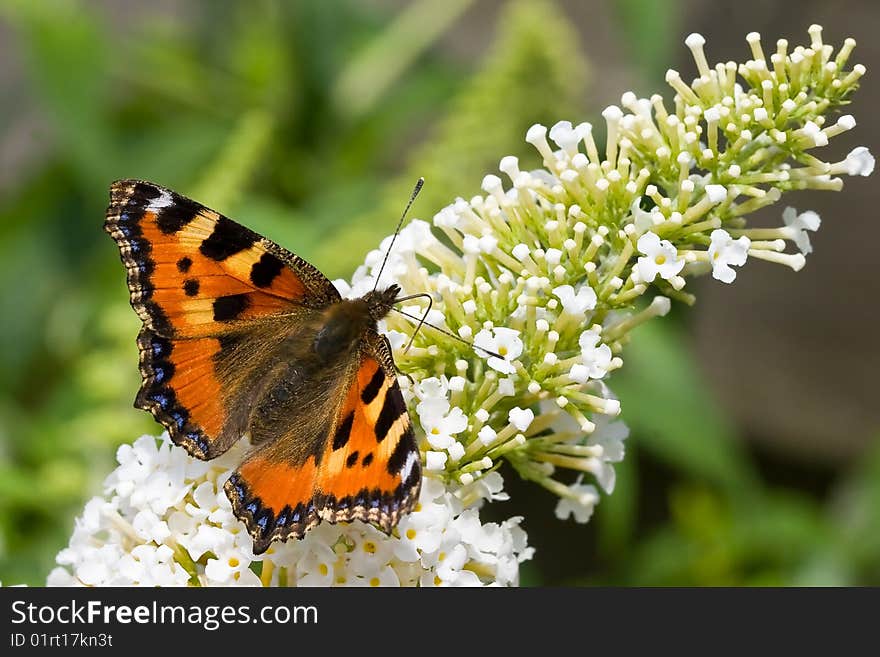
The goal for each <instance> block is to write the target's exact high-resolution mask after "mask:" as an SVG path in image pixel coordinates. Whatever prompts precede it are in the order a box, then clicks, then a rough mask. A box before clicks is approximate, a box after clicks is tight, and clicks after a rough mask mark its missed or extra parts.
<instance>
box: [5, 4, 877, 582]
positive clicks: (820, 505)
mask: <svg viewBox="0 0 880 657" xmlns="http://www.w3.org/2000/svg"><path fill="white" fill-rule="evenodd" d="M440 4H441V3H432V2H429V1H428V0H419V1H417V2H413V3H410V4H409V5H407V6H406V7H405V8H403V9H402V10H399V13H397V14H396V15H394V14H393V13H389V11H388V10H387V9H382V8H381V6H378V5H374V4H371V3H360V2H356V1H355V0H333V1H328V2H324V3H312V2H306V1H302V2H271V1H268V0H264V1H260V2H253V3H238V2H232V1H231V0H230V1H227V2H207V1H205V2H199V3H196V2H189V3H180V4H173V3H172V4H171V5H170V7H171V8H172V9H173V11H176V12H179V13H173V12H172V13H168V10H166V12H165V13H161V12H159V13H156V12H154V11H153V10H152V9H151V5H148V4H146V3H143V4H138V3H132V4H127V5H125V6H126V7H128V8H129V9H130V10H131V11H132V12H134V11H137V14H136V15H135V16H123V15H121V14H119V15H117V14H113V13H101V12H100V11H99V10H98V5H95V4H92V3H87V2H78V1H75V0H50V1H46V2H39V3H36V2H28V1H27V0H8V1H6V2H2V3H0V20H2V21H4V22H5V23H6V25H7V27H8V28H9V31H10V32H11V34H13V35H14V48H15V51H16V53H17V54H18V55H19V59H20V63H21V64H22V65H23V66H24V72H23V73H24V76H25V78H26V80H27V83H28V88H27V92H28V94H29V95H30V96H32V97H33V98H34V99H35V101H36V104H37V111H36V114H37V119H38V121H39V123H40V125H42V126H44V128H42V131H43V134H42V142H43V143H41V144H40V149H39V151H40V154H39V155H38V156H35V157H33V158H30V159H29V160H28V162H29V166H28V167H27V168H26V169H25V170H22V171H16V172H10V173H8V174H7V175H5V178H6V179H7V180H6V182H8V181H14V185H11V186H10V188H9V190H8V192H7V193H6V194H5V195H4V197H3V198H2V199H0V280H2V281H3V289H4V293H3V295H0V317H2V323H0V390H2V395H0V580H2V581H3V582H4V583H7V584H9V583H28V584H41V583H43V582H44V580H45V576H46V574H47V573H48V572H49V570H50V568H51V566H52V563H53V559H54V556H55V554H56V552H57V551H58V550H59V549H60V548H61V547H63V546H64V545H65V544H66V542H67V539H68V537H69V535H70V531H71V527H72V524H73V519H74V517H75V516H76V514H77V513H78V512H79V511H80V510H81V508H82V504H83V502H84V501H85V500H86V499H87V498H88V496H90V495H92V494H94V493H96V492H98V491H99V490H100V486H101V480H102V479H103V477H104V476H106V474H107V473H108V472H109V471H110V469H111V468H112V464H113V456H114V451H115V449H116V447H117V446H118V445H120V444H122V443H126V442H131V441H132V440H133V438H135V437H136V436H137V435H140V434H141V433H145V432H152V433H157V432H158V431H159V428H158V426H157V425H155V424H154V423H153V422H152V420H151V419H150V418H149V417H148V416H147V415H146V414H145V413H143V412H140V411H136V410H135V409H133V408H132V407H131V402H132V399H133V397H134V393H135V391H136V389H137V387H138V384H139V375H138V372H137V366H136V363H137V351H136V348H135V342H134V338H135V335H136V333H137V329H138V320H137V318H136V316H135V314H134V313H133V312H132V311H131V309H130V308H129V307H128V305H127V291H126V289H125V282H124V275H123V271H122V268H121V266H120V264H119V261H118V254H117V251H116V247H115V246H114V245H113V244H112V242H111V241H110V240H109V239H107V238H106V236H105V235H104V234H103V232H102V230H101V223H102V220H103V212H104V208H105V205H106V202H107V190H108V186H109V183H110V182H111V181H112V180H114V179H117V178H123V177H140V178H145V179H149V180H154V181H156V182H159V183H161V184H164V185H167V186H170V187H173V188H175V189H177V190H179V191H181V192H182V193H185V194H187V195H190V196H193V197H195V198H197V199H199V200H200V201H202V202H204V203H206V204H208V205H210V206H212V207H216V208H218V209H219V210H221V211H222V212H224V213H225V214H228V215H230V216H232V217H235V218H238V219H239V220H241V221H243V222H244V223H246V224H247V225H249V226H250V227H252V228H253V229H255V230H257V231H260V232H262V233H264V234H266V235H267V236H269V237H271V238H273V239H274V240H276V241H278V242H279V243H281V244H283V245H285V246H287V247H289V248H291V249H292V250H294V251H296V252H297V253H299V254H300V255H302V256H303V257H305V258H306V259H308V260H310V261H312V262H314V263H315V264H316V265H317V266H319V267H320V268H321V269H322V270H323V271H325V272H326V273H327V274H328V276H330V277H331V278H334V277H348V276H350V274H351V272H352V270H353V268H354V267H355V266H357V264H359V263H360V262H361V261H362V259H363V256H364V255H365V254H366V252H367V250H369V249H370V248H372V247H373V246H374V245H376V244H378V242H379V241H380V240H381V238H382V237H384V236H385V235H387V234H388V233H389V232H390V230H391V229H392V228H393V225H394V222H395V219H396V217H397V215H398V213H399V211H400V209H401V207H402V205H403V203H404V202H405V200H406V198H407V195H408V193H409V190H410V189H411V185H412V184H413V182H414V181H415V179H416V178H417V177H418V176H420V175H421V176H425V178H426V179H427V185H426V188H425V191H424V193H423V194H422V196H420V198H419V201H418V203H417V206H416V212H415V214H416V215H417V216H421V217H424V218H430V216H432V215H433V213H434V212H436V211H437V210H439V209H440V208H441V207H442V206H443V205H445V204H446V203H448V202H449V201H451V200H452V199H454V198H455V197H456V196H469V195H471V194H474V193H477V192H478V191H479V184H480V181H481V179H482V175H483V174H484V173H485V172H487V171H491V170H493V169H494V168H495V167H496V165H497V162H498V160H499V159H500V157H501V156H503V155H506V154H515V155H519V156H521V157H522V158H524V160H523V161H524V162H525V163H530V164H531V165H533V166H537V165H538V162H537V158H536V157H535V156H534V155H533V154H532V153H531V152H530V150H529V148H527V147H526V146H525V144H524V142H523V135H524V133H525V131H526V129H527V128H528V126H529V125H531V124H532V123H533V122H536V121H539V122H542V123H545V124H548V125H549V124H552V123H553V122H555V121H556V120H557V119H561V118H570V119H577V120H581V119H584V118H587V119H589V118H590V117H595V116H596V115H597V114H598V110H599V109H601V108H596V107H591V106H589V104H588V103H587V101H586V98H587V96H586V94H585V89H586V86H587V82H588V80H589V75H588V73H589V71H588V66H587V62H586V59H585V57H584V55H583V54H582V53H581V52H580V50H579V46H578V43H577V36H576V32H575V30H574V29H573V27H572V26H571V25H570V24H569V22H568V19H567V17H566V16H565V14H564V13H562V12H560V10H559V8H558V7H556V6H555V5H554V4H553V3H552V2H551V1H550V0H540V1H529V0H511V1H509V2H507V3H505V4H504V5H503V7H502V8H501V10H500V14H499V18H498V21H497V25H496V26H495V27H494V28H493V29H492V30H490V31H488V32H487V34H488V35H492V38H491V43H489V44H488V50H487V52H486V54H485V56H483V57H482V58H481V59H479V60H478V61H475V62H463V61H460V60H459V59H456V58H454V57H452V56H450V54H449V49H447V48H441V47H438V40H439V39H441V38H443V37H445V36H447V35H449V34H450V31H452V30H455V25H456V21H457V20H468V18H467V16H468V14H467V13H466V12H467V10H468V9H469V8H470V5H472V4H473V2H472V1H471V0H456V1H455V2H450V3H443V4H444V6H443V7H440ZM668 4H669V3H668V2H659V3H658V2H650V3H638V5H639V7H647V9H643V11H641V12H639V11H635V10H634V9H635V5H636V3H633V2H630V1H626V2H620V3H619V7H618V8H619V11H618V12H617V15H618V18H619V20H620V26H619V31H620V38H625V39H627V40H629V41H632V42H633V43H636V44H639V45H638V47H637V48H636V49H635V57H636V59H637V61H636V62H635V63H636V64H641V65H642V67H643V69H644V71H643V72H644V74H645V76H646V77H647V76H648V75H649V74H651V75H656V74H657V66H658V65H659V66H661V67H662V66H663V64H662V62H663V61H665V60H668V59H669V57H670V53H669V47H670V34H671V29H669V25H668V24H662V21H664V20H668V18H665V17H668V16H669V15H670V12H669V11H668ZM661 5H662V7H661ZM664 7H665V8H666V10H664V11H661V9H663V8H664ZM462 16H464V18H461V17H462ZM646 16H648V17H650V16H655V17H658V18H656V20H655V19H646V18H645V17H646ZM658 21H661V23H658ZM220 27H222V29H218V28H220ZM487 38H488V37H487ZM658 62H661V63H660V64H658ZM621 91H623V89H621ZM7 114H8V112H7V110H6V109H4V108H3V107H2V106H0V119H2V118H5V117H6V115H7ZM636 335H637V338H636V340H635V341H634V342H633V344H632V345H631V346H630V348H629V352H628V354H627V363H626V367H625V368H623V370H622V371H621V373H620V374H619V375H617V376H616V377H615V379H614V380H613V381H612V385H613V387H614V389H615V390H616V391H617V393H618V394H619V395H620V397H621V399H622V402H623V408H624V412H625V418H626V420H627V422H628V423H629V424H630V426H631V427H632V429H633V434H632V436H631V438H630V443H629V450H630V455H629V456H628V458H627V460H626V461H625V462H624V463H623V464H621V466H620V469H619V480H618V487H617V490H616V492H615V494H614V495H613V496H611V497H608V498H606V499H604V500H603V502H602V504H601V505H600V506H599V511H598V512H597V517H596V518H595V519H594V521H593V522H592V523H591V524H590V525H588V526H587V528H584V527H580V526H574V525H565V524H563V523H560V522H559V521H557V520H555V518H553V515H552V504H553V503H554V500H552V499H550V498H549V497H547V496H546V495H542V494H541V493H540V492H538V491H535V490H534V488H535V487H530V486H528V485H527V484H526V485H519V484H516V483H514V482H512V481H511V487H512V490H513V493H514V500H513V502H510V503H507V504H504V505H500V504H499V505H493V506H497V508H494V509H487V512H488V513H499V514H502V515H511V514H513V513H525V515H526V521H525V528H526V529H527V530H528V531H529V532H530V534H531V542H532V543H533V544H535V545H536V546H538V548H539V553H538V556H537V559H536V561H535V562H534V563H532V564H529V565H528V567H527V568H526V569H524V575H523V577H524V582H525V583H531V584H541V583H544V584H559V583H568V584H572V583H577V584H587V583H604V584H640V585H652V584H684V585H687V584H765V583H767V584H824V583H828V584H845V583H860V584H870V583H873V584H877V583H880V451H878V452H877V453H876V454H873V455H870V457H869V458H866V459H865V460H864V462H863V463H862V464H861V465H860V466H859V468H858V469H857V470H855V471H853V472H842V473H838V474H836V476H835V477H834V482H833V483H834V485H833V486H831V487H830V489H829V490H830V492H828V491H819V492H817V491H806V490H797V489H785V488H782V487H780V486H776V487H773V486H770V485H768V483H767V482H766V477H765V476H763V475H762V473H761V472H760V471H759V468H758V467H757V465H756V463H755V458H754V456H753V455H751V454H749V453H748V452H747V451H746V449H745V448H744V447H743V444H742V443H741V442H740V441H739V439H738V437H737V428H736V427H735V426H733V425H732V424H731V422H730V421H729V420H728V419H727V418H725V417H724V416H723V415H722V413H721V411H720V410H719V408H718V405H717V404H716V403H714V402H713V400H712V399H711V398H709V397H708V393H707V391H706V388H705V386H704V385H703V384H702V382H701V379H700V374H699V370H698V368H697V367H696V364H695V363H694V362H693V360H692V357H691V355H690V352H689V351H688V348H687V341H686V336H685V332H684V330H683V325H682V324H681V323H680V322H675V321H669V322H666V323H662V322H655V325H654V326H646V327H644V328H642V329H640V330H639V331H638V333H637V334H636ZM646 468H647V469H649V470H651V471H657V470H658V469H659V471H660V472H661V474H662V477H661V479H662V481H661V486H660V487H659V489H658V490H656V491H655V490H653V489H651V490H649V489H647V488H646V486H648V485H649V484H650V483H651V482H650V481H648V482H646V478H645V469H646ZM507 474H508V479H509V480H512V478H513V477H514V475H513V474H512V473H507ZM653 479H654V480H656V476H653Z"/></svg>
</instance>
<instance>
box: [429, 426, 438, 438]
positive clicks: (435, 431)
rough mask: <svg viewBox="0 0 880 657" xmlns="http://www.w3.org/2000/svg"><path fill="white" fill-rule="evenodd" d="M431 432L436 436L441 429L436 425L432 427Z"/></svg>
mask: <svg viewBox="0 0 880 657" xmlns="http://www.w3.org/2000/svg"><path fill="white" fill-rule="evenodd" d="M431 433H432V434H434V435H435V436H436V435H437V434H438V433H440V429H438V428H437V427H434V428H433V429H431Z"/></svg>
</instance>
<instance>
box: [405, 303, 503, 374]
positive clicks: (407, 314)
mask: <svg viewBox="0 0 880 657" xmlns="http://www.w3.org/2000/svg"><path fill="white" fill-rule="evenodd" d="M417 296H422V295H421V294H414V295H413V297H417ZM404 298H407V299H408V298H412V297H404ZM398 301H402V299H398ZM391 310H393V311H394V312H396V313H400V314H401V315H403V316H404V317H409V318H410V319H414V320H415V321H417V322H418V323H419V327H421V326H422V325H423V324H424V325H425V326H430V327H431V328H432V329H434V330H435V331H440V332H441V333H442V334H443V335H448V336H449V337H450V338H452V339H454V340H458V341H459V342H461V343H463V344H466V345H467V346H468V347H470V348H471V349H474V350H476V349H479V350H480V351H482V352H485V353H487V354H489V355H490V356H493V357H495V358H500V359H501V360H504V356H502V355H501V354H496V353H495V352H494V351H491V350H489V349H485V348H484V347H480V346H479V345H475V344H474V343H473V342H468V341H467V340H465V339H464V338H462V337H460V336H458V335H456V334H455V333H451V332H449V331H447V330H446V329H442V328H440V327H439V326H435V325H434V324H431V323H430V322H426V321H425V318H424V317H416V316H415V315H410V314H409V313H406V312H403V311H402V310H398V309H397V308H392V309H391ZM429 310H430V308H429ZM425 316H427V313H425ZM414 337H415V333H413V338H414ZM413 338H410V340H409V342H410V344H412V340H413ZM406 348H407V349H409V345H407V346H406Z"/></svg>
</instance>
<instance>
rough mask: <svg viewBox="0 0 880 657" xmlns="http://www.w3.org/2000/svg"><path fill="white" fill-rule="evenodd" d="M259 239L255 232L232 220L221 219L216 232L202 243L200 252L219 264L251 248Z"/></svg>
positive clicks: (218, 221)
mask: <svg viewBox="0 0 880 657" xmlns="http://www.w3.org/2000/svg"><path fill="white" fill-rule="evenodd" d="M257 239H258V236H257V234H256V233H254V232H253V231H250V230H248V229H247V228H245V227H244V226H239V225H238V224H237V223H235V222H234V221H232V220H231V219H227V218H226V217H220V219H219V220H217V223H216V225H215V226H214V232H213V233H211V235H210V236H209V237H208V238H207V239H206V240H205V241H204V242H202V244H201V246H199V251H200V252H201V253H202V255H204V256H207V257H208V258H211V259H212V260H217V261H218V262H219V261H221V260H226V258H228V257H230V256H233V255H235V254H236V253H239V252H240V251H244V250H245V249H247V248H249V247H251V246H252V245H253V244H254V242H256V241H257Z"/></svg>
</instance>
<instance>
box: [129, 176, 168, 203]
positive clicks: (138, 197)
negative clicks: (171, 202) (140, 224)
mask: <svg viewBox="0 0 880 657" xmlns="http://www.w3.org/2000/svg"><path fill="white" fill-rule="evenodd" d="M161 195H162V192H161V191H159V188H158V187H156V186H155V185H150V184H149V183H142V182H139V183H137V184H136V185H135V186H134V189H132V190H131V198H130V199H128V204H129V205H137V204H138V203H139V202H141V201H147V202H149V201H152V200H153V199H154V198H159V197H160V196H161Z"/></svg>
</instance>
